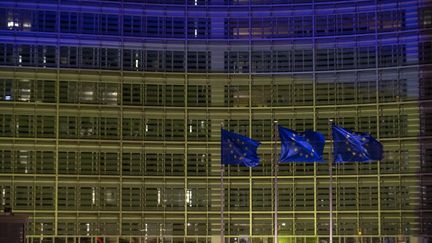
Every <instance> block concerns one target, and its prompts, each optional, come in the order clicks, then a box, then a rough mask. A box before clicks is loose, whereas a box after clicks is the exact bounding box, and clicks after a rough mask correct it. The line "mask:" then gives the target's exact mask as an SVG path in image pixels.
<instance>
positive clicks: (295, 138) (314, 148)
mask: <svg viewBox="0 0 432 243" xmlns="http://www.w3.org/2000/svg"><path fill="white" fill-rule="evenodd" d="M278 129H279V138H280V140H281V146H282V149H281V153H280V158H279V161H281V162H323V161H324V160H323V156H322V155H323V150H324V143H325V138H324V136H323V135H322V134H321V133H319V132H314V131H310V130H306V131H304V132H295V131H293V130H291V129H288V128H284V127H282V126H278Z"/></svg>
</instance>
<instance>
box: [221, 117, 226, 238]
mask: <svg viewBox="0 0 432 243" xmlns="http://www.w3.org/2000/svg"><path fill="white" fill-rule="evenodd" d="M221 128H222V129H224V123H223V122H221ZM221 149H222V147H221ZM221 154H222V153H221ZM221 160H222V158H221ZM221 162H222V161H221ZM220 165H221V172H220V173H221V177H220V184H221V186H220V194H221V209H220V218H221V222H220V224H221V226H220V237H221V243H224V242H225V239H224V238H225V237H224V234H225V219H224V207H225V190H224V171H225V165H224V164H223V163H220Z"/></svg>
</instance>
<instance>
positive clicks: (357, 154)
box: [332, 123, 383, 163]
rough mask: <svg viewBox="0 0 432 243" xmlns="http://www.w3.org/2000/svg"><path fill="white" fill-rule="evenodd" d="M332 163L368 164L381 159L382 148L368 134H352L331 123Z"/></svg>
mask: <svg viewBox="0 0 432 243" xmlns="http://www.w3.org/2000/svg"><path fill="white" fill-rule="evenodd" d="M332 133H333V140H334V162H335V163H340V162H370V161H374V160H381V159H382V158H383V146H382V144H381V143H380V142H378V141H377V140H376V139H375V138H374V137H372V136H371V135H370V134H368V133H360V132H352V131H350V130H347V129H345V128H343V127H340V126H337V125H336V124H334V123H333V125H332Z"/></svg>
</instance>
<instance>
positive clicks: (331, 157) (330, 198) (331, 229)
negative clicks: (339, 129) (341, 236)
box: [328, 119, 334, 243]
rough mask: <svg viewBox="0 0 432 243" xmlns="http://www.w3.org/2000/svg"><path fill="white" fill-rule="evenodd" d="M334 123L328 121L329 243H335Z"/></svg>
mask: <svg viewBox="0 0 432 243" xmlns="http://www.w3.org/2000/svg"><path fill="white" fill-rule="evenodd" d="M332 123H333V120H332V119H329V120H328V124H329V127H330V154H329V160H328V166H329V180H330V181H329V211H330V212H329V243H333V168H332V165H333V146H334V145H333V134H332V130H331V129H332V128H331V125H332Z"/></svg>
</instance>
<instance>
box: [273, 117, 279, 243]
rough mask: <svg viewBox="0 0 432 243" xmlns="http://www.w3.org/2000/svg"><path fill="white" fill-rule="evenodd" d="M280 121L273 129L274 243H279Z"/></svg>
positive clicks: (276, 122)
mask: <svg viewBox="0 0 432 243" xmlns="http://www.w3.org/2000/svg"><path fill="white" fill-rule="evenodd" d="M277 126H278V121H274V128H273V132H274V133H273V138H274V139H273V141H274V145H273V149H274V150H273V151H274V154H273V162H274V211H275V213H274V242H275V243H278V242H279V240H278V230H279V228H278V194H279V192H278V190H279V188H278V172H279V163H278V159H277V132H278V127H277Z"/></svg>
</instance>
